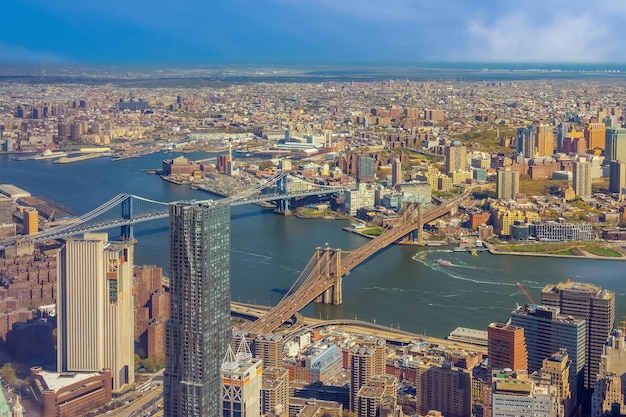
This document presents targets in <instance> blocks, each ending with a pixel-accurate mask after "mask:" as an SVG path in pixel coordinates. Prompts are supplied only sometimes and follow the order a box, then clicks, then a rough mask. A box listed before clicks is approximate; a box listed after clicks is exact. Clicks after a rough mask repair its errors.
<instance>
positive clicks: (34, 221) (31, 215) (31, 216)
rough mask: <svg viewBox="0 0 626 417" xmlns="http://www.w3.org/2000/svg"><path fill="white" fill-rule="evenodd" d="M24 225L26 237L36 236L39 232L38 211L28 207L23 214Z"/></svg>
mask: <svg viewBox="0 0 626 417" xmlns="http://www.w3.org/2000/svg"><path fill="white" fill-rule="evenodd" d="M22 216H23V217H22V219H23V220H22V224H23V225H24V232H23V234H24V235H34V234H35V233H37V232H38V231H39V214H38V213H37V209H35V208H32V207H26V208H25V209H24V212H23V213H22Z"/></svg>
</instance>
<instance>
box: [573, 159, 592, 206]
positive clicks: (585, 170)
mask: <svg viewBox="0 0 626 417" xmlns="http://www.w3.org/2000/svg"><path fill="white" fill-rule="evenodd" d="M572 179H573V183H572V187H573V188H574V192H575V193H576V195H578V196H581V197H582V198H589V197H591V164H590V163H589V162H588V161H586V160H584V159H580V160H578V161H576V162H574V164H573V172H572Z"/></svg>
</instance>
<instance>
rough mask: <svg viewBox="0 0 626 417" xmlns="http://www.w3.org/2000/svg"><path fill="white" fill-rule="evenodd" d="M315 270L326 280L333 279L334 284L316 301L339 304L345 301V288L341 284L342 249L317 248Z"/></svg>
mask: <svg viewBox="0 0 626 417" xmlns="http://www.w3.org/2000/svg"><path fill="white" fill-rule="evenodd" d="M315 259H316V263H315V271H316V273H317V275H318V276H319V277H320V279H321V278H325V279H326V280H332V281H334V282H333V285H332V286H331V287H330V288H328V289H327V290H326V291H324V292H323V293H321V294H320V295H319V296H318V297H317V298H315V300H314V301H315V302H316V303H321V304H334V305H339V304H341V303H342V302H343V290H342V286H341V282H342V278H341V249H333V248H329V247H326V248H316V249H315Z"/></svg>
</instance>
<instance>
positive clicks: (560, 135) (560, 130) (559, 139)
mask: <svg viewBox="0 0 626 417" xmlns="http://www.w3.org/2000/svg"><path fill="white" fill-rule="evenodd" d="M568 130H569V124H568V123H567V122H561V123H559V124H558V126H557V127H556V151H557V152H563V140H564V139H565V136H567V131H568ZM602 140H604V138H603V139H602Z"/></svg>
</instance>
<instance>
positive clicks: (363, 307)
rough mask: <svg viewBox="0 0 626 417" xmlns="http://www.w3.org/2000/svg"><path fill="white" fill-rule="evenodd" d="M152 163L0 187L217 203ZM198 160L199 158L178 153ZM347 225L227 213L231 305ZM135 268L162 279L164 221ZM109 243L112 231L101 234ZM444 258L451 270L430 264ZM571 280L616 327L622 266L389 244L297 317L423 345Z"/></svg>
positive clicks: (356, 240) (89, 205)
mask: <svg viewBox="0 0 626 417" xmlns="http://www.w3.org/2000/svg"><path fill="white" fill-rule="evenodd" d="M175 156H178V155H177V154H168V155H167V156H165V155H163V154H153V155H148V156H144V157H140V158H131V159H125V160H120V161H116V162H111V161H110V160H109V159H108V158H97V159H92V160H88V161H83V162H77V163H73V164H66V165H59V164H53V163H52V162H51V161H49V160H39V161H12V160H11V159H10V156H9V155H0V184H6V183H8V184H14V185H16V186H18V187H20V188H23V189H25V190H27V191H29V192H30V193H32V195H34V196H42V197H45V198H47V199H52V200H54V201H55V202H58V203H61V204H62V205H64V206H66V207H69V208H71V209H72V210H73V211H74V213H75V214H76V215H81V214H83V213H85V212H87V211H89V210H91V209H93V208H95V207H96V206H98V205H100V204H101V203H103V202H105V201H107V200H109V199H110V198H112V197H113V196H115V195H117V194H119V193H131V194H136V195H139V196H142V197H146V198H150V199H154V200H158V201H175V200H192V199H208V198H219V197H214V196H211V195H210V194H207V193H205V192H202V191H198V190H192V189H190V188H188V187H187V186H183V185H175V184H171V183H168V182H166V181H163V180H161V179H160V178H159V177H158V176H156V175H149V174H145V173H141V172H140V170H141V169H142V168H160V166H161V160H162V159H163V158H164V157H167V158H172V157H175ZM186 156H187V157H188V158H190V159H202V158H206V157H209V156H211V155H209V154H205V153H197V154H187V155H186ZM348 224H349V222H348V221H338V220H322V219H319V220H318V219H306V220H305V219H297V218H295V217H284V216H280V215H276V214H274V213H272V211H271V210H266V209H262V208H261V207H258V206H255V205H247V206H240V207H233V209H232V223H231V229H232V234H231V251H232V253H231V287H232V299H233V300H234V301H242V302H252V303H256V304H264V305H268V304H271V305H274V304H276V303H277V302H278V301H279V300H280V299H281V298H282V296H283V295H284V293H285V292H286V291H287V290H288V289H289V288H290V287H291V285H292V283H293V282H294V281H295V280H296V278H297V277H298V275H299V273H300V271H301V270H302V269H303V268H304V267H305V266H306V264H307V262H308V261H309V259H310V257H311V256H312V254H313V250H314V249H315V248H316V247H318V246H324V245H325V244H328V245H329V246H330V247H334V248H342V249H344V250H350V249H354V248H357V247H359V246H360V245H362V244H363V243H365V241H366V239H365V238H363V237H360V236H358V235H355V234H352V233H348V232H345V231H343V230H342V229H341V227H342V226H347V225H348ZM135 230H136V232H135V235H136V238H137V239H138V242H137V245H136V251H135V264H137V265H141V264H156V265H159V266H161V267H163V271H164V273H165V274H166V275H169V266H168V262H169V261H168V231H167V221H166V220H160V221H153V222H148V223H144V224H141V225H139V226H137V227H136V229H135ZM110 233H111V236H112V238H117V234H118V233H119V231H118V230H113V231H110ZM439 258H441V259H446V260H449V261H451V262H452V264H453V265H452V266H440V265H437V264H436V262H435V260H437V259H439ZM567 278H570V279H572V280H578V281H586V282H593V283H595V284H598V285H600V286H602V287H604V288H607V289H609V290H612V291H614V292H615V293H616V298H617V311H616V317H617V322H618V323H617V324H619V321H620V320H621V319H622V317H624V316H625V315H626V302H625V301H626V262H621V261H607V260H594V259H566V258H565V259H564V258H543V257H542V258H537V257H517V256H508V255H490V254H487V253H481V254H479V255H478V256H471V255H470V254H467V253H458V252H452V250H451V248H450V247H438V248H417V247H408V246H398V245H393V246H391V247H389V248H387V249H386V250H385V251H384V252H382V253H379V254H377V255H376V256H374V257H372V258H370V259H369V260H368V261H367V262H365V263H364V264H362V265H360V266H359V267H358V268H356V269H355V270H353V271H352V272H351V273H350V275H348V276H347V277H345V278H344V284H343V289H344V303H343V305H341V306H322V305H314V304H311V305H309V306H308V307H307V308H306V309H305V310H304V314H305V315H309V316H311V317H321V318H324V319H325V318H329V319H335V318H350V319H352V318H355V317H356V318H358V319H360V320H365V321H370V322H376V323H378V324H381V325H385V326H392V327H394V328H398V327H399V328H400V329H402V330H409V331H413V332H416V333H425V334H426V335H430V336H438V337H445V336H447V334H448V333H449V332H450V331H452V330H453V329H454V328H456V327H457V326H463V327H472V328H477V329H485V328H486V326H487V324H488V323H490V322H492V321H506V320H507V319H508V318H509V317H510V313H511V311H512V310H513V309H515V306H516V303H518V304H523V303H525V302H526V298H525V297H524V295H523V294H522V293H521V292H520V290H519V289H518V288H517V286H516V284H515V280H519V281H520V282H521V283H522V284H523V285H524V286H525V287H526V288H527V289H528V291H529V292H530V294H531V295H532V296H533V297H534V298H535V300H536V301H539V300H540V298H541V297H540V291H541V288H543V286H544V285H545V284H547V283H556V282H558V281H562V280H565V279H567Z"/></svg>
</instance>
